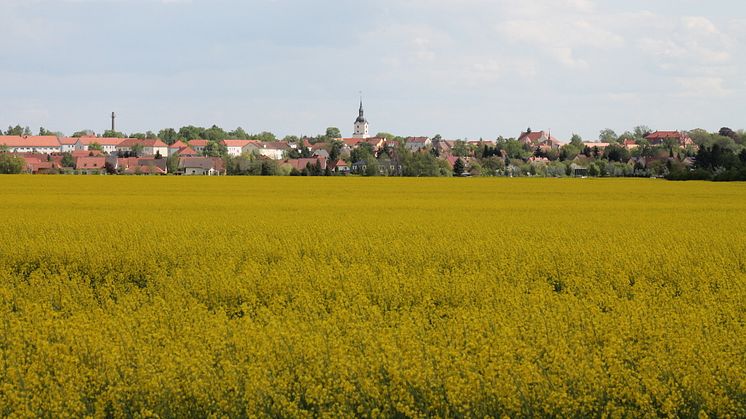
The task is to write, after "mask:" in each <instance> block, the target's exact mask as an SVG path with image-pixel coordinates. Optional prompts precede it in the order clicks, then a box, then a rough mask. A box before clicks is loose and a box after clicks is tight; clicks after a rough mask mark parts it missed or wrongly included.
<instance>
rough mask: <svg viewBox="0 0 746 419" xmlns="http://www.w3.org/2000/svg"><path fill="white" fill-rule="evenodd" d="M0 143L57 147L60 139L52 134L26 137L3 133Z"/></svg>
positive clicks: (17, 145) (9, 145) (12, 145)
mask: <svg viewBox="0 0 746 419" xmlns="http://www.w3.org/2000/svg"><path fill="white" fill-rule="evenodd" d="M0 145H6V146H8V147H59V146H60V140H59V139H58V138H57V137H56V136H54V135H45V136H28V137H22V136H20V135H3V136H0Z"/></svg>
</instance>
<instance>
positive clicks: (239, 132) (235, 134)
mask: <svg viewBox="0 0 746 419" xmlns="http://www.w3.org/2000/svg"><path fill="white" fill-rule="evenodd" d="M228 136H229V137H230V138H231V139H232V140H248V139H249V134H248V133H247V132H246V131H244V129H243V128H241V127H236V129H234V130H233V131H231V132H229V133H228Z"/></svg>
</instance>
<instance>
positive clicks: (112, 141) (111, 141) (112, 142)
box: [78, 137, 137, 146]
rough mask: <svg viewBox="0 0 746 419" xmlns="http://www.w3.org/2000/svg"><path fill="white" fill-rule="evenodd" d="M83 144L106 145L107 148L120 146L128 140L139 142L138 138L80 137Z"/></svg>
mask: <svg viewBox="0 0 746 419" xmlns="http://www.w3.org/2000/svg"><path fill="white" fill-rule="evenodd" d="M78 140H79V141H80V143H81V144H83V145H91V144H93V143H96V144H100V145H102V146H103V145H106V146H118V145H119V144H121V143H122V142H123V141H126V140H137V139H136V138H113V137H100V138H99V137H80V138H78Z"/></svg>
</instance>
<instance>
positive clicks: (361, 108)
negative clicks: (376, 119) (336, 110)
mask: <svg viewBox="0 0 746 419" xmlns="http://www.w3.org/2000/svg"><path fill="white" fill-rule="evenodd" d="M359 112H360V117H361V118H362V117H363V92H360V111H359Z"/></svg>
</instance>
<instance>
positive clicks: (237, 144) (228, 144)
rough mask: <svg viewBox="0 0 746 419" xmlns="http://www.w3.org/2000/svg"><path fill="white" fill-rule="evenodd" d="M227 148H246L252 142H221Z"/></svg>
mask: <svg viewBox="0 0 746 419" xmlns="http://www.w3.org/2000/svg"><path fill="white" fill-rule="evenodd" d="M221 142H222V143H223V144H224V145H225V146H226V147H240V148H244V147H246V145H248V144H251V140H223V141H221Z"/></svg>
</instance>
